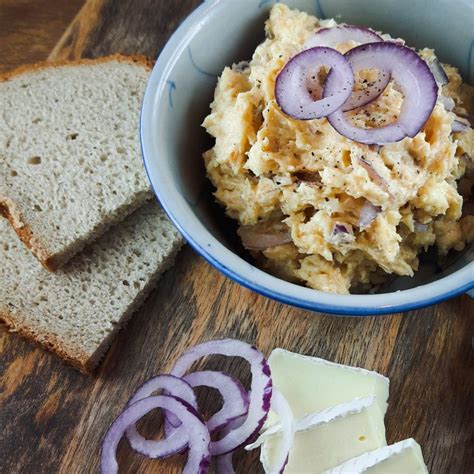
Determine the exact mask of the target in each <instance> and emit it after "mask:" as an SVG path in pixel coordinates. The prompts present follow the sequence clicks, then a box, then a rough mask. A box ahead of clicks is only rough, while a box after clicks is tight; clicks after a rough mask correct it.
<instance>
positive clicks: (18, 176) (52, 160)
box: [0, 55, 151, 270]
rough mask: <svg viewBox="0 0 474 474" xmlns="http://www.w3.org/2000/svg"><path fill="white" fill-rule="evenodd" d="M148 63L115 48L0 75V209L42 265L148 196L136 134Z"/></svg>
mask: <svg viewBox="0 0 474 474" xmlns="http://www.w3.org/2000/svg"><path fill="white" fill-rule="evenodd" d="M150 67H151V65H150V64H149V63H148V62H147V61H146V59H144V58H141V57H125V56H118V55H115V56H110V57H106V58H100V59H98V60H80V61H77V62H71V63H58V64H53V65H51V63H42V64H37V65H34V66H27V67H23V68H21V69H19V70H17V71H14V72H13V73H11V74H8V75H5V76H3V77H0V213H2V214H3V215H4V216H5V217H7V218H8V219H9V221H10V223H11V224H12V225H13V227H14V228H15V230H16V232H17V234H18V235H19V236H20V238H21V239H22V240H23V242H24V243H25V244H26V245H27V246H28V247H29V248H30V249H31V250H32V251H33V253H34V255H35V256H36V257H37V258H38V259H39V260H40V262H41V263H42V264H43V265H44V266H45V267H46V268H48V269H50V270H55V269H56V268H59V267H60V266H61V265H63V264H64V263H65V262H66V261H68V260H69V259H70V258H71V257H72V256H73V255H74V254H76V253H77V252H79V251H80V250H81V249H82V248H83V247H84V246H85V245H86V244H87V243H89V242H92V241H93V240H95V239H96V238H98V237H99V236H100V235H101V234H103V233H104V232H105V231H106V230H107V229H108V228H109V227H110V226H111V225H113V224H115V223H117V222H119V221H120V220H122V219H124V218H125V217H126V216H127V215H128V214H130V213H131V212H133V211H134V210H135V209H137V208H138V207H139V206H140V205H142V204H143V203H144V202H145V201H146V200H147V199H149V198H150V197H151V192H150V187H149V183H148V179H147V177H146V173H145V171H144V168H143V164H142V159H141V150H140V143H139V132H138V130H139V116H140V107H141V101H142V96H143V92H144V89H145V85H146V82H147V78H148V75H149V71H150Z"/></svg>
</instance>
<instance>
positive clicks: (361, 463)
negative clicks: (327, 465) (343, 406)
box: [325, 438, 428, 474]
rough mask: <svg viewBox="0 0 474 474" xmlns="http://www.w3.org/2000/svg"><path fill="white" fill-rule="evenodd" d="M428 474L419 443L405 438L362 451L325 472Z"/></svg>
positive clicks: (337, 473) (345, 473) (349, 473)
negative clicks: (381, 446)
mask: <svg viewBox="0 0 474 474" xmlns="http://www.w3.org/2000/svg"><path fill="white" fill-rule="evenodd" d="M400 473H403V474H428V469H427V467H426V465H425V462H424V460H423V454H422V452H421V447H420V445H419V444H418V443H417V442H416V441H415V440H414V439H411V438H410V439H406V440H404V441H400V442H399V443H396V444H393V445H391V446H385V447H383V448H379V449H376V450H374V451H370V452H368V453H364V454H362V455H360V456H358V457H356V458H353V459H349V460H348V461H346V462H344V463H343V464H340V465H339V466H336V467H333V468H332V469H329V470H327V471H326V472H325V474H400Z"/></svg>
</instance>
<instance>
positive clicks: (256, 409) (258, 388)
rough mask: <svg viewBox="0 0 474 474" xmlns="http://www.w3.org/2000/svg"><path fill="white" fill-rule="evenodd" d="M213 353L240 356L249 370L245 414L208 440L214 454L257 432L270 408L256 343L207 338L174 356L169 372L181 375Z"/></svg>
mask: <svg viewBox="0 0 474 474" xmlns="http://www.w3.org/2000/svg"><path fill="white" fill-rule="evenodd" d="M213 354H220V355H225V356H229V357H242V358H244V359H245V360H247V362H249V364H250V370H251V373H252V382H251V388H250V405H249V409H248V415H247V417H246V419H245V422H244V423H243V424H242V426H240V427H239V428H236V429H235V430H232V431H230V432H229V433H228V434H226V435H225V436H224V437H223V438H222V439H219V440H217V441H213V442H211V453H212V455H215V456H218V455H221V454H226V453H229V452H231V451H234V450H235V449H237V448H239V447H240V446H243V445H245V444H247V443H249V442H251V441H253V439H254V438H255V437H256V436H258V432H259V431H260V428H261V427H262V426H263V424H264V423H265V420H266V419H267V416H268V411H269V409H270V399H271V395H272V379H271V373H270V367H269V366H268V363H267V360H266V359H265V357H264V355H263V354H262V353H261V352H260V351H259V350H258V349H257V348H256V347H253V346H251V345H249V344H247V343H245V342H242V341H237V340H232V339H222V340H218V341H209V342H205V343H203V344H199V345H197V346H195V347H193V348H192V349H190V350H189V351H188V352H186V353H184V354H183V355H182V356H181V357H180V358H179V359H178V360H177V362H176V364H175V365H174V367H173V369H172V371H171V374H172V375H175V376H176V377H182V376H183V375H184V374H185V373H186V371H187V370H188V369H189V367H190V366H191V365H192V364H193V363H194V362H195V361H197V360H198V359H200V358H202V357H205V356H209V355H213Z"/></svg>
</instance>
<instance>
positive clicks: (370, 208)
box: [359, 201, 382, 230]
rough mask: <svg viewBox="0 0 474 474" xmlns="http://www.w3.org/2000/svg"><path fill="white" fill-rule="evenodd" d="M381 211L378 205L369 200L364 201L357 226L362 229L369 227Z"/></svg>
mask: <svg viewBox="0 0 474 474" xmlns="http://www.w3.org/2000/svg"><path fill="white" fill-rule="evenodd" d="M381 212H382V208H381V207H380V206H374V205H373V204H372V203H371V202H370V201H366V202H365V204H364V205H363V206H362V209H361V210H360V215H359V228H360V229H361V230H362V229H366V228H367V227H369V226H370V225H371V224H372V222H374V220H375V219H377V216H378V215H379V214H380V213H381Z"/></svg>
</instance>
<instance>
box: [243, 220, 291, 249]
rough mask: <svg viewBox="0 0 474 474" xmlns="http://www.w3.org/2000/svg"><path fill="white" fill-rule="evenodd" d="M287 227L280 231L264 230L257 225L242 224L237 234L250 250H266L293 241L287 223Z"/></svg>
mask: <svg viewBox="0 0 474 474" xmlns="http://www.w3.org/2000/svg"><path fill="white" fill-rule="evenodd" d="M285 227H286V229H285V230H284V231H282V232H279V233H271V232H264V231H262V229H261V228H259V227H258V224H257V225H255V226H240V227H239V229H238V230H237V234H238V235H239V237H240V238H241V240H242V245H243V246H244V247H245V248H246V249H248V250H257V251H261V250H266V249H268V248H271V247H277V246H278V245H284V244H288V243H290V242H292V240H291V232H290V230H289V229H288V227H287V226H286V224H285Z"/></svg>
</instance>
